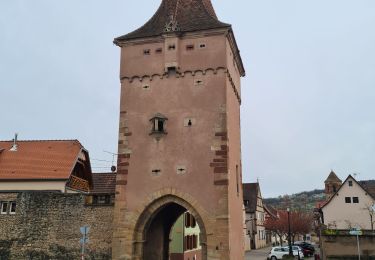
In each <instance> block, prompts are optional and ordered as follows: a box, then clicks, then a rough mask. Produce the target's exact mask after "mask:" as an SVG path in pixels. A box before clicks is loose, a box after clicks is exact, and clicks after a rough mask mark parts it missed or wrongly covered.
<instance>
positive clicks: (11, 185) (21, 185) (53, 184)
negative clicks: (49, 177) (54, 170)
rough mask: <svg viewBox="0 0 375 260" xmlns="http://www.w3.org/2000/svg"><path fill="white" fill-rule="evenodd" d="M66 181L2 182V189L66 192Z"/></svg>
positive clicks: (0, 184)
mask: <svg viewBox="0 0 375 260" xmlns="http://www.w3.org/2000/svg"><path fill="white" fill-rule="evenodd" d="M65 184H66V182H65V181H41V182H37V181H35V182H0V192H2V191H61V192H65Z"/></svg>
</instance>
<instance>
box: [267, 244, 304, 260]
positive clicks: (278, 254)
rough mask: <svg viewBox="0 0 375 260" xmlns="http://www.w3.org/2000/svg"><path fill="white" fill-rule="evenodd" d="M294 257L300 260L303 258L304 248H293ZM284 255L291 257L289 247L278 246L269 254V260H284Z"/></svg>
mask: <svg viewBox="0 0 375 260" xmlns="http://www.w3.org/2000/svg"><path fill="white" fill-rule="evenodd" d="M292 249H293V255H294V256H298V254H299V256H300V258H301V259H302V258H303V252H302V248H299V247H298V246H293V247H292ZM284 255H289V247H287V246H286V247H281V246H276V247H272V249H271V252H270V253H269V254H268V257H267V259H270V260H278V259H282V258H283V256H284Z"/></svg>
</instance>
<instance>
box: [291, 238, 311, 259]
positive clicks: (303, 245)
mask: <svg viewBox="0 0 375 260" xmlns="http://www.w3.org/2000/svg"><path fill="white" fill-rule="evenodd" d="M294 244H295V245H296V246H299V247H301V248H302V250H303V255H304V256H313V255H314V253H315V247H314V246H313V245H312V244H309V243H307V242H304V241H298V242H295V243H294Z"/></svg>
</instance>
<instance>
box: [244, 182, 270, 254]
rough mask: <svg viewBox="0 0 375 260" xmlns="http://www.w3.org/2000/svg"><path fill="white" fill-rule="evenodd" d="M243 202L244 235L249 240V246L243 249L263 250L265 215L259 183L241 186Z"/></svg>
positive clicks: (264, 243)
mask: <svg viewBox="0 0 375 260" xmlns="http://www.w3.org/2000/svg"><path fill="white" fill-rule="evenodd" d="M243 201H244V206H245V212H246V219H245V223H246V229H247V234H246V235H247V236H248V237H249V238H248V240H250V244H247V245H245V248H246V249H247V250H250V249H259V248H263V247H265V246H266V245H267V241H266V238H267V236H266V230H265V228H264V221H265V216H266V214H265V210H264V206H263V199H262V194H261V191H260V185H259V183H244V184H243Z"/></svg>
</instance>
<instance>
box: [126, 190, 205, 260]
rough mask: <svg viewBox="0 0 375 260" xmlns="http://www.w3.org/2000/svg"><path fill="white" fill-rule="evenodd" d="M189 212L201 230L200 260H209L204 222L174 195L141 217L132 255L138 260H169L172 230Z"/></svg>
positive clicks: (168, 196)
mask: <svg viewBox="0 0 375 260" xmlns="http://www.w3.org/2000/svg"><path fill="white" fill-rule="evenodd" d="M187 211H188V212H189V213H190V214H191V215H193V217H194V219H195V220H196V221H197V223H198V226H199V228H200V234H199V237H200V238H199V241H200V246H201V248H202V249H201V250H200V252H199V259H202V260H207V247H206V243H207V242H206V241H207V234H206V229H205V227H204V223H203V219H202V218H201V217H200V215H199V213H198V212H197V211H196V210H195V209H194V208H193V207H192V206H191V205H190V204H189V203H188V202H186V201H185V200H183V199H181V198H178V197H176V196H173V195H166V196H163V197H161V198H159V199H157V200H155V201H154V202H152V203H151V204H150V205H149V206H148V207H146V209H145V210H144V211H143V213H142V214H141V215H140V217H139V219H138V223H137V224H136V228H135V233H134V241H135V243H134V248H133V255H134V256H137V257H138V258H139V259H163V260H169V259H170V254H171V252H170V247H169V245H170V237H171V231H172V226H173V225H174V224H175V223H176V221H177V219H178V218H179V217H181V215H182V214H184V213H185V212H187ZM197 260H198V259H197Z"/></svg>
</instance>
